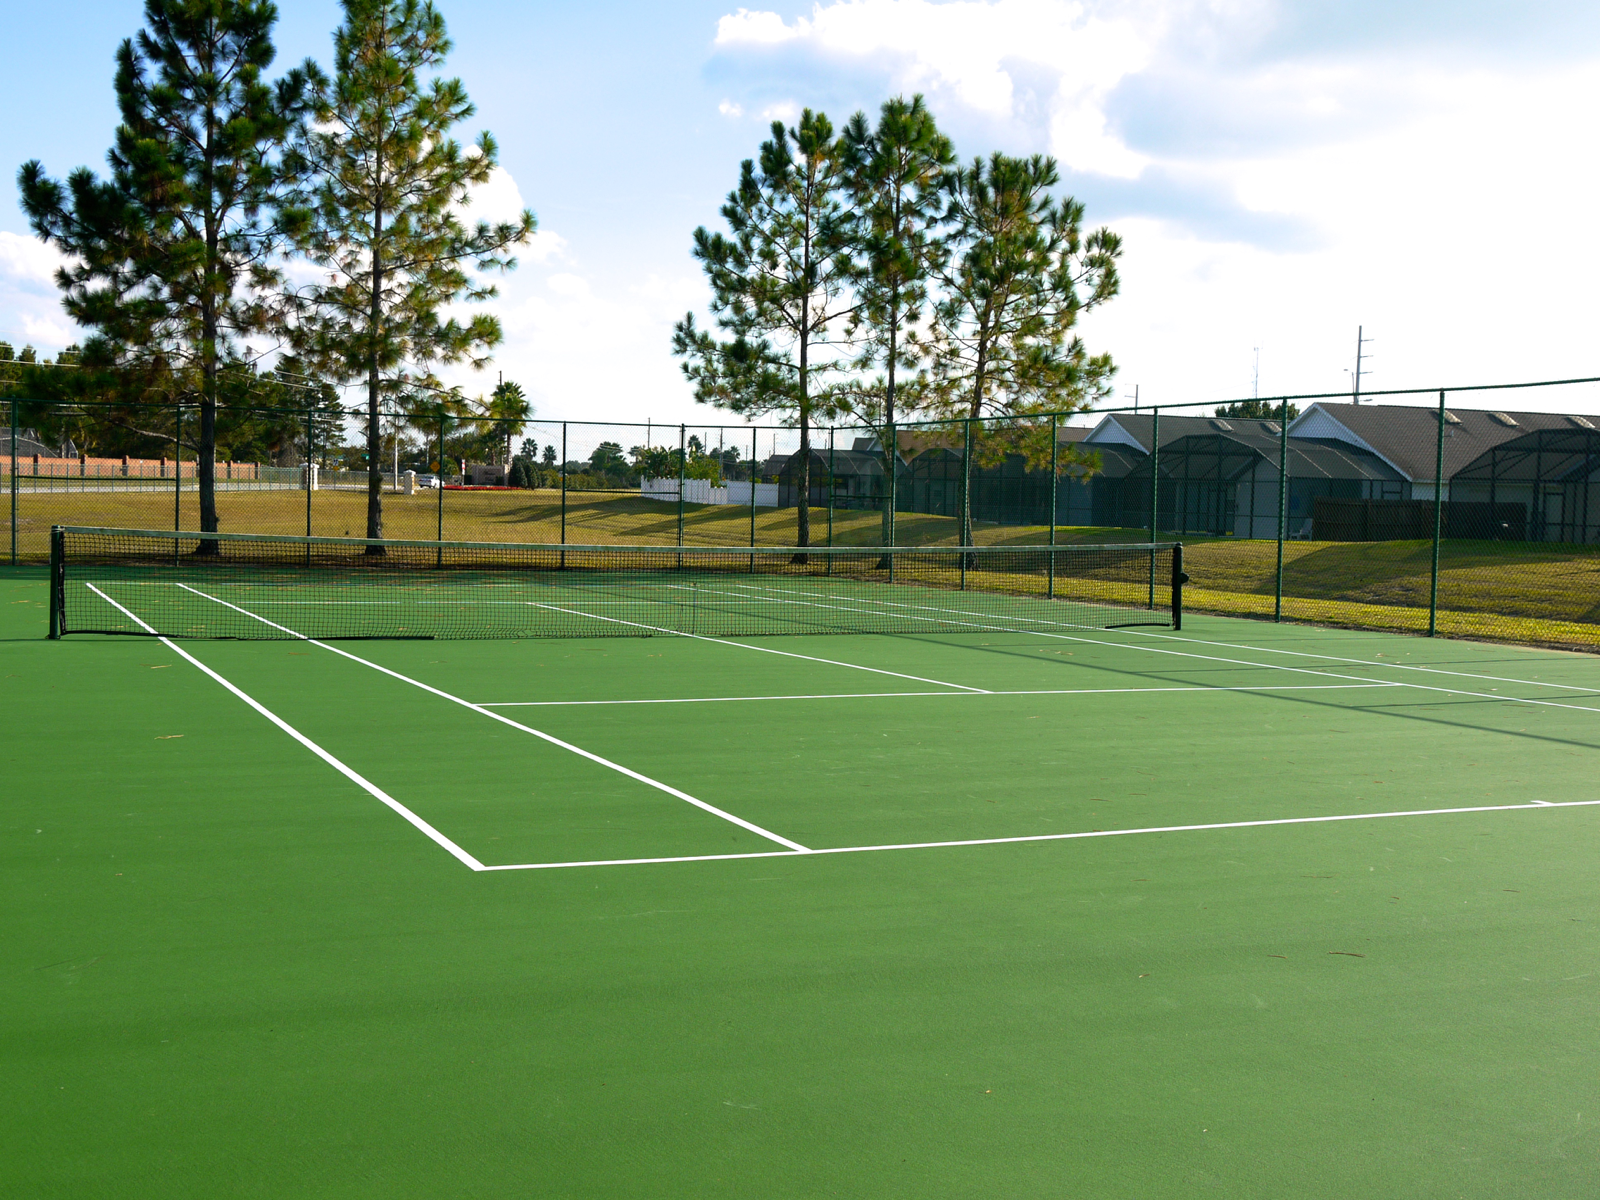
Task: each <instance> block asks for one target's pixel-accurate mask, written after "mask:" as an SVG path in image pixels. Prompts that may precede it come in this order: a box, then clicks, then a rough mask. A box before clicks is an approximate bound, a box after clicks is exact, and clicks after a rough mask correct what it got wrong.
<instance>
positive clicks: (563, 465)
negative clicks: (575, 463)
mask: <svg viewBox="0 0 1600 1200" xmlns="http://www.w3.org/2000/svg"><path fill="white" fill-rule="evenodd" d="M561 544H562V545H563V546H565V545H566V544H567V423H566V422H565V421H563V422H561ZM566 566H567V552H566V551H565V550H563V551H562V552H561V569H562V570H566Z"/></svg>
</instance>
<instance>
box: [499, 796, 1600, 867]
mask: <svg viewBox="0 0 1600 1200" xmlns="http://www.w3.org/2000/svg"><path fill="white" fill-rule="evenodd" d="M1595 805H1600V800H1533V801H1530V802H1529V803H1527V804H1479V805H1473V806H1471V807H1467V808H1417V809H1408V810H1405V811H1397V812H1373V813H1340V814H1336V815H1332V816H1320V817H1273V818H1267V819H1263V820H1257V821H1214V822H1211V823H1209V824H1205V825H1150V826H1145V827H1142V828H1138V829H1090V830H1080V831H1078V832H1076V833H1035V834H1025V835H1022V836H1018V837H995V838H961V839H960V840H957V841H949V842H893V843H888V844H885V845H882V846H827V847H823V848H821V849H817V850H810V851H807V852H806V857H814V856H817V855H822V854H870V853H873V852H875V851H880V850H940V849H945V848H948V847H952V846H1001V845H1009V844H1011V843H1014V842H1070V841H1079V840H1082V839H1085V838H1108V837H1131V836H1134V835H1137V834H1149V833H1198V832H1203V831H1206V830H1213V829H1255V828H1262V827H1265V826H1270V825H1325V824H1330V823H1332V822H1335V821H1382V820H1388V819H1391V818H1394V817H1439V816H1452V815H1457V814H1462V813H1485V812H1519V811H1525V810H1529V809H1533V810H1538V811H1546V810H1549V809H1552V808H1590V807H1593V806H1595ZM794 857H798V855H796V854H795V852H793V851H784V850H768V851H764V852H761V853H756V854H697V855H685V856H683V857H679V858H611V859H594V860H590V861H586V862H552V863H506V864H498V865H492V866H486V867H484V868H483V869H484V870H485V871H550V870H562V869H566V868H570V867H632V866H641V865H645V864H649V863H679V862H711V861H715V860H723V859H735V858H794Z"/></svg>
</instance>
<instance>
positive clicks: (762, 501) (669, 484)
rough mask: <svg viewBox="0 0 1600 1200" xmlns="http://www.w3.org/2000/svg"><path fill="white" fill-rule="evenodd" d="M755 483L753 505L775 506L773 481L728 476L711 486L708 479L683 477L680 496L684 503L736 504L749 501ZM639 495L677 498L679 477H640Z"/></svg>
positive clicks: (776, 500)
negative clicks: (681, 494)
mask: <svg viewBox="0 0 1600 1200" xmlns="http://www.w3.org/2000/svg"><path fill="white" fill-rule="evenodd" d="M752 486H754V488H755V492H756V498H755V506H756V507H757V508H777V507H778V485H777V484H775V483H757V484H754V485H752V484H749V483H741V482H740V481H738V480H736V479H730V480H729V481H728V482H727V483H726V484H725V485H724V486H722V487H713V486H712V485H711V481H710V480H709V479H685V480H684V481H683V499H684V502H685V503H686V504H739V505H747V504H749V503H750V489H751V487H752ZM639 495H640V496H641V497H642V498H643V499H645V500H668V501H671V502H672V503H674V504H676V503H677V502H678V481H677V480H676V479H641V480H640V481H639Z"/></svg>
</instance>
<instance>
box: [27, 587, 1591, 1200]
mask: <svg viewBox="0 0 1600 1200" xmlns="http://www.w3.org/2000/svg"><path fill="white" fill-rule="evenodd" d="M258 599H260V600H261V601H263V603H264V602H265V601H266V600H267V597H264V596H263V597H258ZM46 600H47V592H46V583H45V579H44V576H43V572H42V571H40V572H35V573H28V572H26V571H22V572H18V571H13V572H11V573H9V574H4V575H0V675H3V676H4V692H3V695H4V699H5V704H4V714H5V715H4V731H5V750H4V758H3V762H0V771H3V772H4V776H3V777H4V780H5V786H4V788H3V789H0V796H3V800H0V829H3V831H4V838H5V858H4V867H3V871H0V905H3V911H4V912H5V913H6V920H5V921H4V923H3V925H0V963H3V971H0V979H3V984H0V986H3V988H4V996H3V1000H0V1078H3V1079H4V1080H5V1086H4V1087H3V1088H0V1164H4V1169H3V1170H0V1195H5V1196H18V1197H22V1196H27V1197H57V1196H61V1197H66V1196H72V1197H78V1196H83V1197H89V1196H93V1197H113V1196H139V1197H143V1196H162V1197H186V1196H195V1197H217V1196H249V1197H254V1196H260V1197H281V1196H297V1197H300V1196H304V1197H321V1196H329V1197H332V1196H340V1197H343V1196H370V1197H400V1196H405V1197H412V1196H415V1197H444V1196H491V1195H492V1196H513V1195H514V1196H541V1197H545V1196H549V1197H568V1196H571V1197H636V1196H637V1197H658V1196H659V1197H690V1196H693V1197H721V1196H727V1197H789V1196H794V1197H812V1196H818V1197H821V1196H845V1197H916V1198H922V1197H957V1196H959V1197H1056V1196H1060V1197H1068V1196H1072V1197H1077V1196H1083V1197H1118V1198H1120V1197H1128V1198H1134V1197H1138V1198H1150V1197H1162V1198H1164V1197H1191V1196H1195V1195H1201V1194H1215V1195H1222V1196H1230V1197H1283V1196H1296V1197H1340V1198H1348V1197H1367V1196H1374V1197H1376V1196H1406V1197H1411V1196H1418V1197H1421V1196H1428V1197H1433V1196H1439V1197H1445V1196H1451V1197H1455V1196H1463V1197H1497V1198H1503V1197H1587V1196H1593V1195H1595V1194H1600V1133H1597V1120H1600V1042H1597V1040H1596V1037H1595V1032H1594V1031H1595V1029H1596V1026H1597V1023H1600V939H1597V936H1596V935H1597V922H1600V903H1597V890H1600V886H1597V880H1600V871H1597V869H1596V851H1597V849H1600V837H1597V830H1600V782H1597V778H1596V776H1597V772H1596V766H1597V764H1600V660H1596V659H1595V658H1592V657H1589V656H1584V655H1575V654H1565V653H1559V652H1552V651H1539V650H1528V649H1520V648H1515V647H1506V646H1484V645H1477V644H1470V643H1463V642H1446V641H1428V640H1424V639H1415V638H1403V637H1396V636H1389V635H1381V634H1357V633H1349V632H1341V631H1331V630H1322V629H1315V628H1306V627H1296V626H1288V625H1271V624H1265V623H1255V622H1246V621H1237V620H1226V619H1220V618H1201V617H1193V616H1187V617H1186V618H1185V620H1184V627H1183V630H1182V632H1181V633H1180V632H1174V631H1172V630H1170V629H1156V628H1146V629H1126V630H1102V629H1077V630H1074V629H1069V628H1064V627H1063V628H1055V629H1047V628H1042V627H1039V626H1037V625H1032V626H1028V627H1026V628H1024V629H1021V630H1017V631H1010V630H1007V629H1003V628H993V629H987V628H986V629H979V630H966V631H962V630H953V629H952V630H942V629H928V630H924V631H921V632H906V633H901V634H898V635H883V634H851V635H812V636H779V637H728V638H720V637H702V638H691V637H683V636H660V637H649V638H592V639H585V638H569V639H555V640H532V639H530V640H520V641H519V640H493V641H348V642H336V643H331V644H328V645H322V644H317V643H311V642H306V641H295V640H280V641H274V642H245V641H214V640H202V639H195V640H183V641H179V642H176V643H172V644H166V643H163V642H161V641H158V640H155V639H148V638H128V637H109V636H99V635H82V636H73V637H68V638H66V639H64V640H62V641H59V642H47V641H45V640H44V639H43V633H44V630H45V622H46V615H47V614H46V607H47V606H46ZM241 607H244V606H243V605H241ZM284 611H287V610H284ZM274 619H275V620H278V621H281V622H283V623H285V624H292V621H291V619H290V618H289V617H288V616H286V615H283V612H279V613H277V614H275V615H274Z"/></svg>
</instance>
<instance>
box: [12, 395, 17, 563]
mask: <svg viewBox="0 0 1600 1200" xmlns="http://www.w3.org/2000/svg"><path fill="white" fill-rule="evenodd" d="M11 565H12V566H13V567H14V566H16V565H17V401H16V398H15V397H12V400H11Z"/></svg>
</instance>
